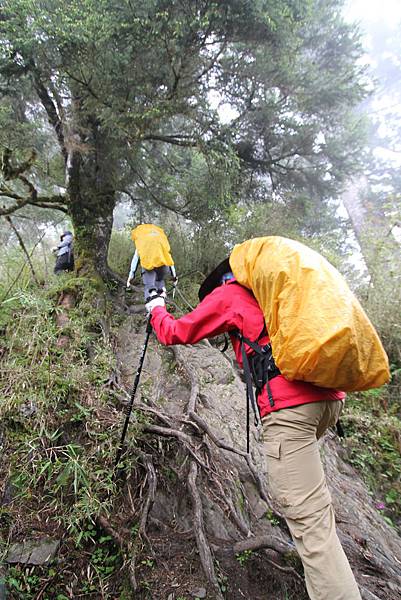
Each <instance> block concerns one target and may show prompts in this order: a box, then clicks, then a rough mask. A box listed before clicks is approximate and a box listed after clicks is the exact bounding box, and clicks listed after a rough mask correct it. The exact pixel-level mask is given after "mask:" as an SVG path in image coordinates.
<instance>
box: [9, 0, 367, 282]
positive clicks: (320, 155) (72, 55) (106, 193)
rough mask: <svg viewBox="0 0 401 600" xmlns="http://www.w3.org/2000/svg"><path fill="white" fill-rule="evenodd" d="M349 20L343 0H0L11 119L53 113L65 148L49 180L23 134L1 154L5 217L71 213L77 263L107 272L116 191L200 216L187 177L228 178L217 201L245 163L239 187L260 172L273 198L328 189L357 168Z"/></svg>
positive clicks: (233, 189) (234, 184) (232, 194)
mask: <svg viewBox="0 0 401 600" xmlns="http://www.w3.org/2000/svg"><path fill="white" fill-rule="evenodd" d="M339 14H340V13H339V6H338V2H337V0H283V1H282V2H276V0H267V1H262V0H256V1H254V2H249V1H247V0H228V1H227V2H224V3H221V2H217V1H213V0H195V1H194V0H172V1H169V2H166V1H165V0H140V1H138V2H135V3H132V2H129V1H124V2H117V1H116V0H84V1H80V2H78V1H77V0H58V1H57V2H54V0H51V1H50V0H39V1H33V0H12V1H11V0H3V1H2V3H1V21H0V32H1V34H0V35H1V40H2V44H1V55H0V74H1V93H2V95H3V106H5V107H6V108H7V110H8V112H7V114H6V117H5V118H6V120H7V119H8V121H9V122H11V123H15V124H18V126H20V127H22V126H23V125H24V124H25V125H26V124H28V125H32V124H37V125H38V129H39V130H40V131H41V132H42V133H43V132H45V131H46V128H47V127H48V126H47V125H46V124H45V119H44V117H46V119H47V121H48V123H49V124H50V126H51V128H52V131H53V137H54V139H55V141H56V143H57V145H58V153H57V155H56V154H55V152H54V148H52V149H50V150H49V152H48V154H49V155H50V157H51V161H52V163H53V175H54V177H53V178H51V177H50V178H49V177H47V173H46V177H43V168H42V169H38V167H37V165H36V163H35V160H36V155H34V154H32V155H31V156H30V157H29V158H26V156H25V158H24V159H22V158H21V154H20V152H21V149H23V148H24V146H25V148H26V149H27V148H28V147H29V145H28V144H25V145H24V144H23V140H22V138H21V136H20V137H19V139H18V142H17V141H16V140H13V144H11V145H9V146H7V147H6V148H5V150H4V152H3V168H2V172H3V181H2V186H1V195H2V197H3V198H4V199H5V201H4V206H3V207H2V208H0V214H1V213H2V214H11V212H13V211H14V210H16V209H19V208H21V207H22V206H26V205H29V204H33V205H36V206H42V207H55V208H58V209H60V210H64V211H67V212H68V214H69V215H70V217H71V219H72V222H73V225H74V229H75V234H76V240H77V254H78V261H77V265H78V269H86V268H88V269H89V270H93V269H94V270H96V271H97V272H98V273H100V274H101V275H102V276H103V277H107V276H108V275H109V270H108V267H107V248H108V243H109V239H110V233H111V228H112V221H113V210H114V207H115V204H116V199H117V197H118V194H119V193H126V194H128V195H129V196H131V197H132V198H133V199H134V201H136V202H140V201H141V199H142V198H143V197H144V195H146V196H147V197H148V198H149V197H150V198H152V199H153V200H154V201H155V202H157V203H160V204H162V205H165V206H166V207H167V208H170V209H172V210H174V211H176V212H180V213H181V214H186V215H190V216H191V215H193V214H195V215H196V213H197V212H199V210H200V206H199V204H200V203H201V204H202V205H203V204H204V202H203V199H202V198H199V195H197V194H196V193H194V190H193V180H192V179H190V178H188V177H187V178H186V177H185V175H186V173H188V172H194V171H195V172H196V173H198V175H199V174H200V173H201V172H203V173H208V174H209V175H208V179H207V180H208V181H209V182H212V181H213V182H215V181H217V180H218V181H219V182H220V184H219V186H217V190H213V191H214V192H216V193H215V197H214V199H213V200H212V201H211V199H212V196H213V192H211V193H209V194H208V197H207V198H206V205H207V206H209V207H211V205H213V207H214V208H216V207H218V206H219V205H221V203H222V204H223V205H224V204H225V203H227V202H229V201H235V200H236V198H237V197H238V192H239V189H240V180H239V179H238V178H237V179H236V178H235V174H236V173H238V170H239V169H245V170H246V173H247V175H246V176H245V177H243V178H241V181H246V180H247V178H248V179H249V178H252V177H254V175H255V174H257V176H258V177H259V178H261V181H262V182H263V184H264V188H265V190H267V192H268V193H269V195H274V196H275V197H277V198H278V200H279V201H283V198H285V194H286V193H287V192H288V191H291V190H292V191H294V190H296V191H301V192H302V193H303V194H305V193H306V194H309V195H311V196H317V195H318V196H319V197H321V198H323V199H325V198H328V197H329V196H330V195H331V194H332V193H333V192H334V191H335V190H336V188H337V186H338V185H339V184H340V183H341V181H342V180H343V178H344V176H345V175H346V174H349V173H351V172H352V171H353V170H354V169H355V168H356V167H357V166H358V165H357V162H358V161H357V149H358V148H359V141H358V140H359V131H358V123H357V121H356V120H355V118H354V117H352V114H351V113H352V108H353V107H354V106H355V104H356V103H357V102H358V101H359V100H360V98H361V97H362V95H363V87H362V83H361V72H360V69H359V67H358V66H357V63H356V59H357V58H358V55H359V52H360V50H359V45H358V41H357V38H356V35H355V33H354V31H353V30H352V28H350V27H349V26H346V25H344V23H343V22H342V21H341V18H340V16H339ZM11 97H13V98H16V99H17V105H18V110H16V109H14V108H13V109H10V98H11ZM216 104H220V109H219V108H216ZM213 106H214V108H213ZM223 106H225V107H226V108H229V110H230V113H231V116H229V117H227V115H224V111H223V110H222V108H223ZM226 113H227V110H226ZM3 116H4V114H3ZM0 118H1V115H0ZM10 137H11V138H12V137H13V136H10ZM171 148H173V149H174V152H172V151H171V150H170V149H171ZM41 171H42V172H41ZM227 174H229V176H227ZM177 178H178V179H179V182H180V185H179V186H178V187H177V186H176V185H174V182H175V181H176V179H177ZM248 189H249V188H248Z"/></svg>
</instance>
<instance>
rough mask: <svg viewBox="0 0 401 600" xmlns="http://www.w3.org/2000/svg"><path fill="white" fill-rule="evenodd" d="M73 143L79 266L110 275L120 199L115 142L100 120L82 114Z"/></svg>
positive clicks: (70, 163)
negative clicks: (110, 248)
mask: <svg viewBox="0 0 401 600" xmlns="http://www.w3.org/2000/svg"><path fill="white" fill-rule="evenodd" d="M77 112H78V113H79V111H77ZM79 116H80V115H79V114H78V118H79ZM73 144H74V145H73V148H72V149H71V150H70V152H69V153H68V159H67V190H68V195H69V209H70V215H71V219H72V223H73V226H74V234H75V251H74V254H75V268H76V271H77V273H78V274H80V275H82V274H90V273H93V274H98V275H100V276H101V277H102V279H108V278H109V277H110V274H111V271H110V269H109V268H108V265H107V254H108V248H109V243H110V237H111V230H112V227H113V211H114V207H115V203H116V197H115V185H114V183H115V180H114V173H115V171H116V164H115V160H113V157H112V147H113V142H112V140H110V138H109V136H108V134H107V132H106V131H105V130H104V129H102V127H101V125H100V123H99V121H98V120H97V119H95V118H94V117H91V116H89V117H86V118H85V119H84V122H82V117H81V122H80V126H79V128H77V131H76V132H75V134H74V142H73Z"/></svg>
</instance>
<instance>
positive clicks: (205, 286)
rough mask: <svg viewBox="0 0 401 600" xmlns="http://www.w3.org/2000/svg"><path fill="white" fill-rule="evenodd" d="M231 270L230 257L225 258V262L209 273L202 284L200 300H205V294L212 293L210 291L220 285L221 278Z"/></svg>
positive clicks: (199, 293) (199, 294)
mask: <svg viewBox="0 0 401 600" xmlns="http://www.w3.org/2000/svg"><path fill="white" fill-rule="evenodd" d="M229 271H231V267H230V259H229V258H225V259H224V260H223V262H221V263H220V264H219V265H217V267H216V268H215V269H214V271H212V272H211V273H209V275H208V276H207V277H206V279H205V281H204V282H203V283H202V285H201V286H200V288H199V292H198V296H199V300H203V298H204V297H205V296H207V295H208V294H210V292H212V291H213V290H214V289H215V288H216V287H218V286H219V285H220V283H221V278H222V277H223V275H224V273H228V272H229Z"/></svg>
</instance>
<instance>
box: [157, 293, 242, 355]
mask: <svg viewBox="0 0 401 600" xmlns="http://www.w3.org/2000/svg"><path fill="white" fill-rule="evenodd" d="M228 304H229V303H228V302H227V294H225V293H222V289H221V288H218V289H216V290H214V291H213V292H212V293H211V294H209V295H208V296H206V298H205V299H204V300H203V301H202V302H201V303H200V304H199V305H198V306H197V307H196V308H195V310H193V311H192V312H190V313H188V314H186V315H184V316H183V317H181V318H180V319H175V318H174V317H173V315H170V313H168V312H167V310H166V309H165V308H163V307H161V306H158V307H156V308H154V309H153V311H152V319H151V323H152V326H153V329H154V330H155V333H156V335H157V338H158V340H159V342H161V343H162V344H165V345H167V346H168V345H171V344H196V342H199V341H200V340H203V339H204V338H209V337H214V336H216V335H219V334H221V333H224V332H225V331H229V330H231V329H233V328H234V327H235V324H234V323H233V313H232V310H231V308H230V306H229V305H228Z"/></svg>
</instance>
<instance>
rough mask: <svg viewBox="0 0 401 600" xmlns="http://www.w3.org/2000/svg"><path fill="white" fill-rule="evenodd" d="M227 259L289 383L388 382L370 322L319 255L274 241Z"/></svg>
mask: <svg viewBox="0 0 401 600" xmlns="http://www.w3.org/2000/svg"><path fill="white" fill-rule="evenodd" d="M229 260H230V267H231V270H232V272H233V273H234V276H235V278H236V280H237V281H238V283H240V284H241V285H243V286H245V287H247V288H249V289H251V290H252V292H253V294H254V295H255V297H256V299H257V301H258V303H259V305H260V307H261V309H262V311H263V314H264V317H265V323H266V326H267V330H268V332H269V337H270V342H271V346H272V353H273V357H274V361H275V364H276V365H277V367H278V369H279V370H280V372H281V373H282V374H283V375H284V376H285V377H286V378H287V379H289V380H290V381H292V380H301V381H308V382H310V383H313V384H315V385H317V386H321V387H327V388H332V389H340V390H343V391H357V390H367V389H370V388H374V387H379V386H381V385H383V384H384V383H387V382H388V381H389V378H390V373H389V364H388V358H387V355H386V353H385V351H384V349H383V346H382V344H381V342H380V339H379V337H378V335H377V333H376V331H375V329H374V327H373V325H372V323H371V322H370V321H369V319H368V317H367V315H366V314H365V312H364V310H363V308H362V307H361V305H360V304H359V302H358V300H357V299H356V297H355V296H354V295H353V293H352V292H351V290H350V289H349V287H348V285H347V283H346V281H345V280H344V278H343V277H342V275H340V273H339V272H338V271H337V270H336V269H335V268H334V267H333V266H332V265H331V264H330V263H329V262H328V261H327V260H326V259H325V258H323V257H322V256H321V255H320V254H318V253H317V252H315V251H314V250H311V249H310V248H308V247H307V246H305V245H304V244H301V243H300V242H296V241H294V240H290V239H287V238H283V237H279V236H269V237H263V238H254V239H251V240H248V241H246V242H244V243H242V244H239V245H237V246H235V247H234V250H233V251H232V253H231V255H230V259H229Z"/></svg>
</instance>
